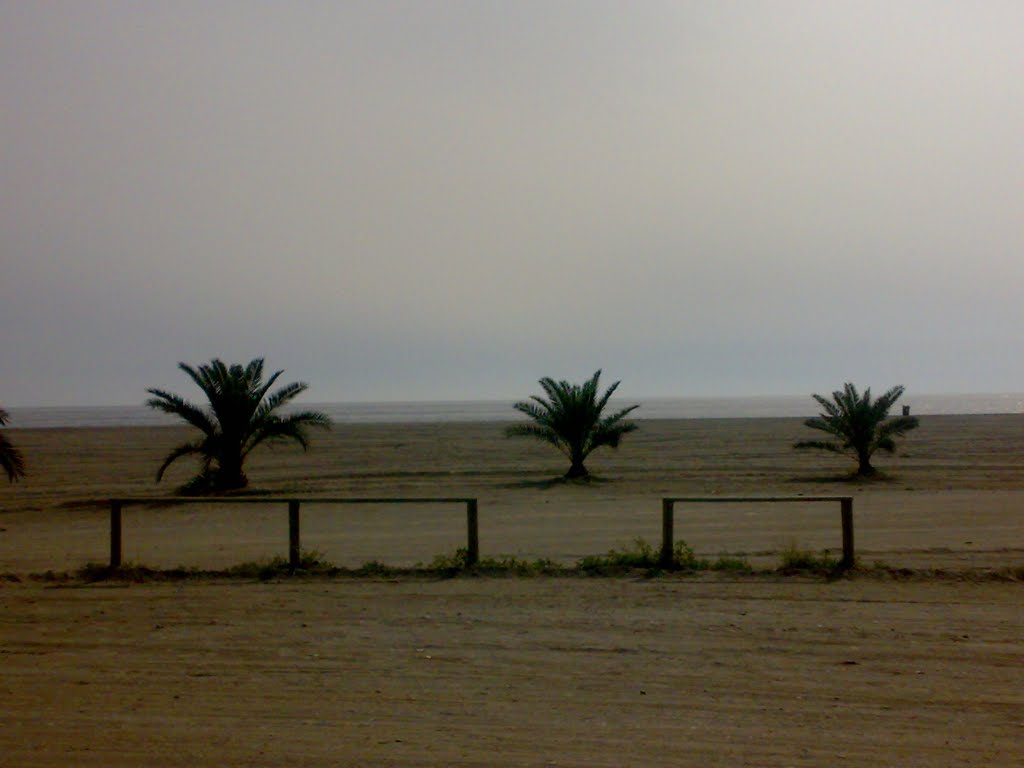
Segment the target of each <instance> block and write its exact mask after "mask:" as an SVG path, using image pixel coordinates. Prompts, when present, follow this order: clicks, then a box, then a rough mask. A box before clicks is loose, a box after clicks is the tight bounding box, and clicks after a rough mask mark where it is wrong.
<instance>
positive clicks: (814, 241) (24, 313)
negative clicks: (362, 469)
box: [0, 0, 1024, 406]
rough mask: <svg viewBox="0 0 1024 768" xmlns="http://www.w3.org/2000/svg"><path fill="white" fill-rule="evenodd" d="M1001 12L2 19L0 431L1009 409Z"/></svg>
mask: <svg viewBox="0 0 1024 768" xmlns="http://www.w3.org/2000/svg"><path fill="white" fill-rule="evenodd" d="M1022 51H1024V4H1022V3H1020V2H1018V1H1016V0H1015V1H1014V2H1006V3H1001V2H962V3H953V2H939V1H938V0H934V1H932V2H893V0H885V1H884V2H877V3H874V2H863V0H857V1H856V2H852V1H851V2H819V1H818V0H812V1H810V2H763V3H762V2H725V1H723V0H713V1H709V2H682V1H680V2H625V1H624V0H620V1H618V2H599V1H597V0H580V1H578V2H577V1H575V0H563V1H562V2H559V1H558V0H554V1H548V0H545V1H544V2H540V1H539V0H538V1H536V2H529V1H528V0H504V1H503V2H482V1H481V0H465V1H463V2H424V1H422V0H415V1H410V2H382V0H370V1H369V2H295V3H280V2H255V1H251V2H231V1H230V0H218V2H206V1H205V0H204V1H203V2H184V1H183V0H167V1H166V2H135V1H134V0H133V1H131V2H127V1H126V2H83V1H82V0H68V1H67V2H45V1H40V0H33V1H32V2H24V1H22V0H0V104H2V108H0V174H2V184H0V244H2V249H0V259H2V261H0V266H2V278H0V327H2V329H3V332H2V338H0V402H3V403H4V404H5V405H7V406H30V405H67V404H83V405H85V404H131V403H138V402H141V401H142V400H143V399H145V397H146V394H145V389H146V387H152V386H159V387H164V388H168V389H171V390H173V391H178V392H181V393H182V394H188V396H190V397H191V396H193V395H194V394H195V392H194V391H193V390H191V384H190V382H189V381H188V380H187V379H186V378H185V376H184V375H183V374H181V373H180V372H179V371H178V370H177V369H176V363H177V362H178V361H179V360H182V361H187V362H192V363H200V362H204V361H206V360H209V359H210V358H211V357H214V356H217V357H221V358H223V359H225V360H227V361H229V362H231V361H238V362H245V361H248V360H249V359H251V358H253V357H257V356H264V357H266V359H267V365H268V366H270V367H271V368H272V369H277V368H285V369H286V373H285V376H286V378H287V380H289V381H290V380H295V379H299V380H305V381H309V382H310V383H311V390H310V393H309V394H308V396H307V398H306V399H307V400H308V401H330V400H388V399H415V400H419V399H476V398H513V397H519V396H525V395H527V394H530V393H531V392H534V391H536V380H537V379H538V378H539V377H541V376H544V375H551V376H554V377H556V378H569V379H582V378H584V377H585V376H587V375H589V374H590V373H591V372H593V371H594V370H595V369H597V368H599V367H600V368H603V369H604V371H605V378H606V380H607V381H609V382H610V381H613V380H616V379H622V380H623V384H622V387H621V389H620V392H621V393H622V394H623V395H624V396H626V397H643V396H674V395H680V396H687V395H739V394H750V395H756V394H801V393H805V392H806V393H810V392H814V391H831V390H832V389H834V388H837V387H839V386H841V384H842V382H843V381H845V380H853V381H855V382H856V383H858V384H860V385H862V386H866V385H872V386H874V387H875V388H876V390H881V389H883V388H885V387H888V386H891V385H893V384H904V385H906V386H907V388H908V390H909V391H916V392H968V391H970V392H974V391H981V392H997V391H1020V390H1024V296H1022V292H1024V258H1022V257H1024V53H1022Z"/></svg>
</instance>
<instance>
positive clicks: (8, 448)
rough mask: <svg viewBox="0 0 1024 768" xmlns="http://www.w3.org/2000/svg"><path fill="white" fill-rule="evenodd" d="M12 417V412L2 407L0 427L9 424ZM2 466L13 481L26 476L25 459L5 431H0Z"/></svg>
mask: <svg viewBox="0 0 1024 768" xmlns="http://www.w3.org/2000/svg"><path fill="white" fill-rule="evenodd" d="M10 418H11V417H10V414H8V413H7V411H5V410H4V409H3V408H0V427H4V426H7V422H8V421H9V420H10ZM0 468H2V469H3V471H4V472H6V473H7V480H8V481H9V482H12V483H13V482H14V481H15V480H20V479H21V478H23V477H24V476H25V459H24V458H23V457H22V455H21V451H19V450H18V449H17V448H15V447H14V444H13V443H11V441H10V440H8V439H7V435H5V434H4V433H3V432H0Z"/></svg>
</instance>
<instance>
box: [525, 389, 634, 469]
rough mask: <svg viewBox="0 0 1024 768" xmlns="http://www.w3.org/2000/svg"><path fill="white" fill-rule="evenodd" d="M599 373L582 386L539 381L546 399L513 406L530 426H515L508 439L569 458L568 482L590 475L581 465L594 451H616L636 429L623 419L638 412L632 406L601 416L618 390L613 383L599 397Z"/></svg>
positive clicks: (535, 399)
mask: <svg viewBox="0 0 1024 768" xmlns="http://www.w3.org/2000/svg"><path fill="white" fill-rule="evenodd" d="M600 377H601V371H597V372H596V373H595V374H594V375H593V376H592V377H591V378H590V379H588V380H587V381H586V382H584V383H583V384H570V383H569V382H567V381H555V380H554V379H550V378H546V377H545V378H543V379H541V380H540V386H541V388H543V390H544V392H545V393H546V394H547V399H544V398H543V397H539V396H537V395H534V396H532V397H531V398H530V400H528V401H524V402H519V403H516V404H515V405H514V406H513V407H514V408H515V409H516V410H517V411H519V412H521V413H525V414H526V415H527V416H529V417H530V418H531V419H533V423H532V424H516V425H514V426H511V427H509V428H508V429H507V430H506V434H507V435H508V436H509V437H535V438H537V439H538V440H543V441H545V442H548V443H551V444H552V445H553V446H555V447H556V448H558V450H560V451H561V452H562V453H564V454H565V455H566V456H568V457H569V462H570V464H569V471H568V472H566V473H565V477H567V478H578V477H587V475H588V474H589V473H588V472H587V468H586V467H585V466H584V465H583V461H584V460H585V459H586V458H587V456H589V455H590V454H591V453H592V452H593V451H594V450H595V449H596V448H600V447H601V446H602V445H607V446H610V447H612V448H617V447H618V445H619V441H620V440H621V439H622V436H623V435H624V434H626V433H627V432H632V431H633V430H635V429H636V428H637V426H636V424H633V423H631V422H628V421H623V418H624V417H625V416H626V415H627V414H628V413H630V412H631V411H633V410H634V409H636V408H638V407H639V406H637V405H631V406H629V407H628V408H623V409H622V410H620V411H616V412H615V413H613V414H611V415H609V416H602V412H603V411H604V408H605V406H606V405H607V404H608V398H610V397H611V396H612V393H613V392H614V391H615V390H616V388H617V387H618V386H619V382H615V383H614V384H612V385H611V386H610V387H608V389H607V390H606V391H605V393H604V394H603V395H601V396H600V397H598V390H597V382H598V379H600Z"/></svg>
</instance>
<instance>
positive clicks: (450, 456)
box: [0, 417, 1024, 766]
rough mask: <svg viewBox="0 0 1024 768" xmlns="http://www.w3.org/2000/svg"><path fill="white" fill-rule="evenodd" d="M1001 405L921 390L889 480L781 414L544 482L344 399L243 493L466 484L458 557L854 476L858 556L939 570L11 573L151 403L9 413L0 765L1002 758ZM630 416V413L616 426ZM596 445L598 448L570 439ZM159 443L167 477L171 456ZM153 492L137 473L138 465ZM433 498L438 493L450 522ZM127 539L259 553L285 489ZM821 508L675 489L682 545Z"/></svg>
mask: <svg viewBox="0 0 1024 768" xmlns="http://www.w3.org/2000/svg"><path fill="white" fill-rule="evenodd" d="M1022 427H1024V420H1022V419H1020V418H1017V417H963V418H961V417H943V418H938V417H933V418H930V419H926V420H925V421H924V426H923V427H922V429H921V430H920V431H919V434H917V435H915V436H914V437H913V438H911V440H908V442H907V446H906V449H905V451H904V453H903V454H902V455H901V456H900V457H898V458H897V459H895V460H892V461H889V462H881V463H882V466H884V467H885V469H886V470H887V471H888V473H889V475H890V479H889V480H888V481H884V482H881V483H872V484H869V485H856V484H854V485H851V484H849V483H846V482H839V481H837V480H835V479H834V478H835V477H836V476H837V475H840V474H842V472H843V471H845V469H846V466H845V465H844V464H843V462H841V461H837V460H835V459H832V458H827V457H826V458H822V457H816V456H808V455H804V454H798V453H796V452H794V451H792V450H791V449H790V448H789V445H790V444H791V442H792V441H793V440H794V439H798V438H799V437H800V436H801V435H800V428H799V422H795V421H793V420H756V421H744V420H735V421H717V422H645V423H644V424H643V429H642V430H641V432H639V433H637V434H636V435H635V437H636V438H637V439H636V440H635V441H632V443H630V442H629V441H627V442H626V443H625V444H624V445H623V447H622V448H621V449H620V450H619V451H618V452H617V453H611V452H610V453H609V454H608V455H606V456H603V457H601V458H600V460H598V461H595V462H594V465H593V469H594V470H596V471H597V472H598V473H599V474H600V476H601V478H602V481H601V482H596V483H593V484H590V485H561V484H551V483H549V482H547V481H548V480H549V479H550V478H551V477H552V476H553V475H555V474H557V472H558V470H559V469H560V465H559V462H558V460H557V458H556V457H555V456H554V455H553V454H549V453H548V452H546V451H543V450H542V446H534V445H532V444H527V443H523V444H520V443H507V442H505V441H504V439H503V438H501V437H500V430H499V429H497V428H496V426H495V425H443V426H439V425H429V426H417V427H397V426H392V427H362V428H359V427H346V428H340V429H336V430H335V431H334V432H332V433H331V434H330V435H328V436H325V439H324V440H322V441H321V442H320V443H318V447H317V448H315V449H314V451H313V452H312V453H310V454H309V455H308V456H306V457H303V456H302V455H301V454H295V453H290V452H283V451H282V452H275V453H270V454H265V455H264V456H262V457H260V458H259V460H258V461H257V462H255V463H254V464H253V466H252V468H251V473H250V474H251V476H252V478H253V483H254V485H256V486H257V488H256V490H265V491H268V492H271V493H275V494H277V493H279V494H295V493H303V494H321V495H337V496H342V495H369V494H373V493H379V492H382V491H385V490H386V491H387V493H388V495H399V494H406V493H407V494H416V495H435V494H438V495H449V494H456V495H472V496H477V497H479V498H480V504H481V536H482V541H481V548H482V550H483V552H484V554H497V553H505V552H507V553H512V554H517V555H519V556H525V557H532V556H538V557H539V556H544V557H553V558H555V559H560V560H563V561H571V560H572V559H573V558H575V557H578V556H580V555H582V554H592V553H595V552H601V551H603V550H605V549H607V548H609V547H619V546H621V545H623V544H625V543H627V542H628V541H629V540H630V539H632V538H633V537H635V536H645V537H647V538H648V539H649V540H651V541H656V538H657V535H658V525H659V514H660V506H659V499H660V497H661V496H662V495H677V494H678V495H690V494H714V493H718V494H747V493H768V492H771V493H777V492H780V491H782V492H786V493H843V494H845V493H851V492H852V493H853V495H854V496H855V498H856V502H855V516H856V519H857V536H858V544H859V553H860V555H861V558H862V560H863V561H865V562H866V563H867V564H870V563H871V562H872V561H873V560H875V559H878V560H884V561H886V562H887V563H889V564H891V565H894V566H908V567H914V568H922V569H932V568H946V569H950V568H952V569H955V570H957V571H958V572H959V573H958V575H956V576H950V577H944V578H935V577H915V578H910V579H906V580H893V579H890V578H881V577H878V576H872V575H865V574H861V575H857V576H854V577H853V578H850V579H841V580H838V581H833V582H825V581H818V580H808V579H800V578H792V577H786V578H784V577H779V576H758V577H741V578H730V577H727V576H724V575H706V576H700V577H679V576H670V577H663V578H654V579H644V578H632V577H626V578H613V579H593V578H584V577H560V578H474V577H460V578H457V579H453V580H429V579H416V578H403V579H399V580H394V581H386V580H377V581H374V580H358V581H352V580H316V579H313V580H305V581H304V580H297V579H296V580H286V581H283V582H273V583H247V582H237V581H236V582H232V581H198V582H182V583H149V584H141V585H140V584H133V585H125V584H117V583H104V584H100V585H86V584H83V583H81V582H70V583H63V584H61V583H48V582H41V581H34V580H30V579H28V578H27V577H26V574H28V573H29V572H38V571H44V570H48V569H53V570H69V569H74V568H77V567H78V566H80V565H82V564H83V563H84V562H85V561H87V560H100V561H102V560H103V559H104V558H105V556H106V553H107V552H106V545H107V541H106V536H107V532H106V511H105V509H104V507H103V506H102V504H100V505H97V504H95V503H93V502H95V501H96V500H97V499H103V498H106V497H109V496H114V495H129V494H139V493H145V494H151V493H153V491H154V490H155V487H154V486H153V485H152V472H153V471H154V470H155V467H156V466H157V465H158V463H159V460H160V458H161V457H162V456H163V454H165V453H166V452H167V451H168V450H170V448H171V447H173V445H174V444H175V441H176V440H177V439H180V438H181V437H182V436H183V435H184V434H185V433H183V432H182V431H180V430H174V429H170V430H159V429H158V430H15V431H12V433H11V436H12V438H13V439H15V441H16V442H17V444H18V445H19V446H20V447H22V449H23V450H24V451H25V453H26V457H27V458H28V460H29V467H30V471H31V472H32V476H31V477H30V478H29V479H28V480H27V481H26V482H25V483H23V484H20V485H18V486H14V487H13V488H10V487H8V488H4V489H2V491H0V508H2V509H3V510H4V511H3V514H0V528H2V529H3V530H2V531H0V572H7V573H15V574H19V576H20V578H21V581H19V582H13V581H0V655H2V656H3V659H2V670H3V674H2V675H0V702H2V704H0V756H2V758H0V763H2V764H3V765H9V766H63V765H80V766H94V765H95V766H100V765H102V766H135V765H153V766H179V765H180V766H219V765H253V766H257V765H258V766H262V765H269V764H277V763H286V764H291V765H299V766H314V765H316V766H319V765H385V766H388V765H394V766H445V765H464V766H473V765H479V766H492V765H493V766H506V765H507V766H513V765H527V766H548V765H559V766H567V765H570V766H623V765H635V766H648V765H666V766H668V765H672V766H678V765H695V766H696V765H723V766H724V765H728V766H788V765H792V766H822V765H849V766H887V765H892V766H954V765H956V766H960V765H979V766H980V765H985V766H1002V765H1007V766H1009V765H1021V764H1022V745H1024V693H1022V690H1024V687H1022V683H1024V672H1022V669H1024V643H1022V641H1021V637H1024V607H1022V606H1024V601H1022V599H1021V597H1022V592H1021V590H1022V589H1024V585H1022V584H1021V583H1017V582H1009V583H1007V582H995V581H991V580H986V579H985V574H986V572H987V571H989V570H991V569H993V568H996V567H1001V566H1009V565H1020V564H1022V563H1024V557H1022V552H1024V525H1022V521H1021V512H1022V509H1024V471H1022V467H1024V450H1022V448H1024V442H1022V437H1021V434H1022V433H1024V429H1022ZM631 437H634V436H631ZM595 458H597V457H595ZM185 469H186V468H185V467H182V470H181V472H180V474H179V475H177V476H176V477H175V478H172V481H175V482H180V481H181V480H182V479H184V478H185V477H187V473H186V472H185ZM160 490H161V492H165V491H164V490H163V489H160ZM453 514H454V519H453ZM126 517H127V518H128V519H126V530H125V535H126V554H128V555H129V556H130V557H133V558H134V559H137V560H140V561H142V562H144V563H147V564H154V565H175V564H177V563H183V564H187V565H196V566H203V567H215V566H218V565H223V564H230V563H234V562H238V561H240V560H243V559H247V558H250V557H265V556H269V555H271V554H281V553H282V548H283V542H284V541H285V537H286V526H285V524H284V518H283V511H278V512H274V511H269V510H267V511H258V512H257V511H255V510H252V509H246V508H244V507H242V508H239V509H238V510H234V511H231V510H220V509H218V510H211V509H206V510H203V509H178V508H163V509H138V510H135V511H134V512H131V513H129V514H127V515H126ZM837 523H838V512H837V511H835V510H832V509H831V508H828V507H823V508H820V509H819V508H812V507H811V505H807V506H805V507H796V506H794V507H781V508H775V507H772V508H771V509H768V508H763V507H756V508H751V507H746V506H743V505H739V506H736V507H724V508H718V507H715V508H713V509H709V510H698V509H692V510H681V511H680V519H679V521H678V522H677V534H678V535H679V536H681V537H683V538H686V539H687V540H688V541H690V542H691V543H692V544H693V545H694V546H695V547H696V548H697V549H698V550H699V551H702V552H705V553H708V554H714V553H716V552H720V551H745V552H749V553H764V554H763V555H762V556H763V557H766V558H768V559H771V558H772V557H774V556H775V554H776V553H777V551H778V549H779V548H781V547H783V546H785V545H786V544H788V543H797V544H801V545H806V546H809V547H814V548H818V547H821V546H833V547H834V546H836V545H837V544H838V525H837ZM462 536H463V531H462V521H461V517H460V514H459V513H458V512H455V513H453V512H452V510H449V509H447V508H436V509H435V508H426V509H424V510H421V511H417V512H412V511H396V510H390V509H366V510H364V511H361V512H357V511H351V512H350V511H345V512H343V513H342V512H339V511H338V510H337V509H333V508H316V507H312V508H310V509H309V510H308V512H307V513H305V517H304V537H305V539H304V540H305V541H306V543H307V545H308V546H310V547H315V548H318V549H321V550H323V551H324V553H325V556H326V557H328V559H331V560H334V561H336V562H340V563H343V564H351V565H358V564H359V563H361V562H363V561H364V560H367V559H383V560H385V561H389V562H396V563H401V562H412V561H415V560H418V559H423V560H429V559H430V558H431V557H432V556H433V555H434V554H437V553H438V552H450V551H452V550H453V549H454V548H455V547H456V546H459V545H460V544H461V543H462Z"/></svg>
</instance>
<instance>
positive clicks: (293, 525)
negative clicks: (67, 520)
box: [110, 496, 480, 569]
mask: <svg viewBox="0 0 1024 768" xmlns="http://www.w3.org/2000/svg"><path fill="white" fill-rule="evenodd" d="M302 503H306V504H465V505H466V564H467V565H475V564H476V563H477V561H478V560H479V559H480V538H479V533H478V531H479V525H478V520H477V503H476V499H469V498H451V497H443V498H427V497H403V498H393V499H382V498H364V499H322V498H318V497H315V496H309V497H304V498H286V499H279V498H267V497H266V496H252V497H244V496H242V497H237V498H224V497H220V496H214V497H210V496H194V497H191V498H187V497H183V498H168V497H165V496H164V497H152V498H146V497H137V498H130V499H111V500H110V567H111V568H120V567H121V553H122V537H121V510H122V509H123V508H124V507H126V506H128V505H130V504H160V505H165V504H166V505H171V504H177V505H181V504H192V505H194V504H287V505H288V565H289V567H291V568H292V569H296V568H298V567H299V563H300V561H301V559H302V545H301V543H300V519H299V505H300V504H302Z"/></svg>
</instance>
